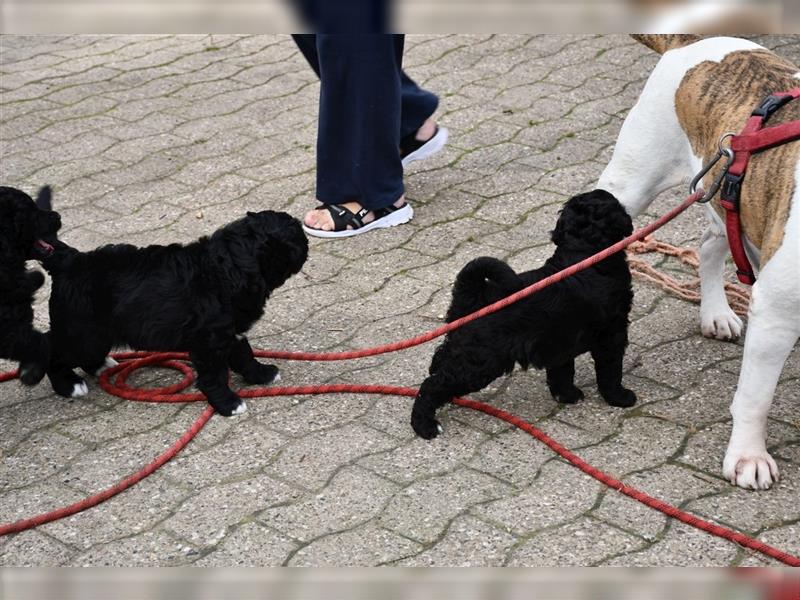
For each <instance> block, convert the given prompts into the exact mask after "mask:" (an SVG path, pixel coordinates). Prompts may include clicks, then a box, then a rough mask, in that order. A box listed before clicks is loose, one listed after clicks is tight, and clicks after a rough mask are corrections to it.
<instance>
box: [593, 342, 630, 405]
mask: <svg viewBox="0 0 800 600" xmlns="http://www.w3.org/2000/svg"><path fill="white" fill-rule="evenodd" d="M627 345H628V338H627V335H626V333H625V332H624V331H623V332H621V333H620V332H609V333H607V334H606V335H605V336H602V339H601V340H600V341H599V342H598V343H597V344H596V345H595V347H594V348H592V350H591V353H592V360H594V371H595V377H596V378H597V388H598V390H599V392H600V395H601V396H602V397H603V400H605V401H606V402H608V404H610V405H611V406H619V407H621V408H628V407H630V406H633V405H634V404H636V394H634V393H633V392H632V391H631V390H629V389H627V388H625V387H624V386H623V385H622V360H623V358H624V357H625V347H626V346H627Z"/></svg>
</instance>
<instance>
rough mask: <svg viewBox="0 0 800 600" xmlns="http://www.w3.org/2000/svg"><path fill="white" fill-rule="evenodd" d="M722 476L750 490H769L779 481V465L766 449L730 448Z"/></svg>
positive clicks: (723, 465) (726, 454)
mask: <svg viewBox="0 0 800 600" xmlns="http://www.w3.org/2000/svg"><path fill="white" fill-rule="evenodd" d="M722 475H723V477H725V479H727V480H728V481H730V482H731V483H732V484H733V485H738V486H739V487H741V488H746V489H750V490H767V489H769V488H770V487H772V484H773V483H774V482H776V481H778V477H779V475H780V473H779V471H778V465H777V464H775V461H774V460H773V458H772V457H771V456H770V455H769V452H767V450H766V448H760V449H754V448H753V449H750V450H749V451H748V450H745V449H732V448H728V451H727V452H726V453H725V460H724V461H723V463H722Z"/></svg>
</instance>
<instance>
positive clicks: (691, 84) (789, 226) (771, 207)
mask: <svg viewBox="0 0 800 600" xmlns="http://www.w3.org/2000/svg"><path fill="white" fill-rule="evenodd" d="M633 37H635V38H636V39H638V40H639V41H640V42H642V43H643V44H645V45H646V46H648V47H650V48H652V49H654V50H656V51H657V52H659V53H661V54H663V57H662V58H661V60H660V61H659V62H658V64H657V65H656V68H655V69H654V70H653V73H652V74H651V76H650V78H649V79H648V81H647V83H646V85H645V88H644V91H643V92H642V94H641V96H640V98H639V100H638V102H637V103H636V105H635V106H634V107H633V109H632V110H631V111H630V113H629V114H628V117H627V118H626V119H625V122H624V123H623V125H622V130H621V132H620V135H619V139H618V140H617V145H616V148H615V149H614V155H613V157H612V159H611V162H610V163H609V164H608V166H607V167H606V169H605V171H603V174H602V176H601V177H600V181H599V183H598V185H597V187H598V188H601V189H604V190H607V191H609V192H611V193H612V194H614V195H615V196H616V197H617V198H618V199H619V201H620V202H621V203H622V204H623V206H625V207H626V209H627V210H628V212H629V213H630V214H631V215H632V216H636V215H638V214H640V213H641V212H642V211H644V210H645V209H646V208H647V206H648V205H649V204H650V203H651V202H652V201H653V199H654V198H655V197H656V196H657V195H658V194H659V193H660V192H662V191H664V190H666V189H667V188H669V187H671V186H674V185H677V184H680V183H682V182H684V181H686V180H688V178H689V177H691V176H692V175H693V174H694V173H696V172H698V171H699V170H700V168H701V167H702V165H703V164H705V163H706V162H707V161H709V159H711V158H712V157H713V156H714V155H715V153H716V150H717V142H718V140H719V139H720V137H721V136H722V135H723V134H724V133H726V132H729V131H731V132H735V133H739V132H740V131H741V130H742V128H743V126H744V124H745V122H746V121H747V118H748V117H749V116H750V113H751V112H752V111H753V109H754V108H755V107H756V106H758V105H759V104H760V103H761V102H762V101H763V100H764V99H765V98H766V97H767V96H769V95H770V94H772V93H774V92H782V91H786V90H789V89H792V88H795V87H797V86H800V72H798V68H797V67H795V66H794V65H792V64H791V63H789V62H788V61H786V60H784V59H782V58H780V57H778V56H776V55H775V54H773V53H772V52H770V51H768V50H766V49H765V48H763V47H761V46H759V45H757V44H755V43H753V42H750V41H747V40H743V39H738V38H729V37H720V38H709V39H702V40H701V39H699V37H698V36H688V35H668V36H659V35H638V36H633ZM797 119H800V100H795V101H793V102H790V103H788V104H786V105H785V106H783V107H782V108H780V109H779V110H778V111H777V112H776V113H774V114H773V115H772V117H771V118H770V120H769V122H768V125H769V126H772V125H777V124H779V123H783V122H786V121H792V120H797ZM799 158H800V143H789V144H784V145H781V146H778V147H775V148H771V149H769V150H766V151H764V152H761V153H758V154H754V155H753V157H752V159H751V160H750V164H749V167H748V169H747V174H746V176H745V178H744V183H743V186H742V196H741V206H742V208H741V218H742V227H743V232H744V237H745V238H746V239H745V248H746V251H747V254H748V257H749V258H750V261H751V263H752V264H753V267H754V268H756V270H757V274H758V279H757V281H756V283H755V285H754V286H753V290H752V300H751V305H750V312H749V314H748V332H747V336H746V338H745V344H744V358H743V362H742V368H741V372H740V375H739V384H738V387H737V390H736V394H735V396H734V398H733V403H732V405H731V414H732V415H733V431H732V434H731V439H730V442H729V444H728V450H727V452H726V454H725V459H724V461H723V468H722V470H723V474H724V476H725V477H726V478H727V479H729V480H730V481H731V482H732V483H734V484H736V485H739V486H741V487H745V488H753V489H767V488H769V487H770V486H771V485H772V483H773V481H776V480H777V478H778V467H777V465H776V464H775V461H774V460H773V459H772V457H771V456H770V455H769V453H768V452H767V447H766V428H767V413H768V412H769V408H770V405H771V404H772V397H773V394H774V392H775V387H776V385H777V382H778V378H779V376H780V374H781V371H782V369H783V365H784V362H785V361H786V358H787V357H788V355H789V353H790V352H791V351H792V348H793V347H794V344H795V342H796V341H797V339H798V336H800V185H798V183H799V182H800V162H798V159H799ZM720 162H721V163H722V162H724V161H720ZM719 168H721V167H720V166H718V168H715V169H714V170H712V171H711V172H710V173H709V174H708V175H707V176H706V179H705V180H704V183H705V186H706V189H708V186H709V185H710V182H711V180H712V179H713V178H714V177H715V176H716V175H717V173H718V172H719ZM718 201H719V196H717V198H715V200H714V201H713V202H712V203H710V204H709V205H707V206H708V216H709V218H710V221H711V223H710V225H709V228H708V230H707V231H706V232H705V234H704V235H703V238H702V241H701V245H700V261H701V264H700V278H701V292H702V299H701V307H700V327H701V329H702V332H703V334H704V335H706V336H708V337H715V338H717V339H722V340H729V339H735V338H737V337H739V335H740V334H741V332H742V321H741V320H740V319H739V317H737V316H736V315H735V314H734V313H733V311H732V310H731V309H730V307H729V306H728V302H727V300H726V298H725V293H724V289H723V268H724V261H725V258H726V257H727V256H728V242H727V237H726V233H725V226H724V211H723V210H722V209H721V207H720V205H719V202H718ZM759 271H760V272H759Z"/></svg>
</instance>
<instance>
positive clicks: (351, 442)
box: [268, 424, 397, 489]
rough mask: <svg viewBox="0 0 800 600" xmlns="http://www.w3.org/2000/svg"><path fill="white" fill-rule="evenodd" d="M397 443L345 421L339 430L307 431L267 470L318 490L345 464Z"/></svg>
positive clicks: (371, 430) (384, 435) (377, 432)
mask: <svg viewBox="0 0 800 600" xmlns="http://www.w3.org/2000/svg"><path fill="white" fill-rule="evenodd" d="M396 443H397V442H396V441H395V440H394V439H392V438H390V437H389V436H387V435H386V434H383V433H380V432H379V431H376V430H374V429H372V428H370V427H366V426H364V425H361V424H345V425H342V426H341V427H339V428H337V429H336V430H326V431H314V432H310V433H307V434H306V435H304V436H303V437H302V438H300V439H299V440H297V441H295V442H293V443H292V444H290V445H289V446H287V447H286V449H285V450H284V451H283V452H282V453H281V455H280V457H279V458H278V460H276V461H275V462H274V463H273V464H272V465H270V466H269V469H268V470H269V472H274V473H275V474H276V475H278V476H280V477H283V478H285V479H287V480H289V481H293V482H295V483H297V484H299V485H302V486H304V487H307V488H309V489H319V488H321V487H322V486H324V485H325V483H326V482H327V480H328V478H329V477H330V476H331V475H333V474H334V473H335V472H336V471H338V470H339V469H340V468H341V466H342V465H345V464H348V463H350V462H352V461H354V460H356V459H358V458H360V457H363V456H367V455H369V454H374V453H376V452H381V451H382V450H386V449H388V448H392V447H394V445H395V444H396Z"/></svg>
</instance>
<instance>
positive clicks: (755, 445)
mask: <svg viewBox="0 0 800 600" xmlns="http://www.w3.org/2000/svg"><path fill="white" fill-rule="evenodd" d="M787 237H788V236H787ZM796 239H797V238H796V237H795V240H796ZM785 244H786V245H787V246H789V248H782V249H781V250H782V251H783V256H779V255H778V254H776V255H775V256H773V258H772V260H771V261H770V262H769V263H768V264H767V266H766V268H765V270H764V272H762V274H761V277H760V278H759V279H758V281H756V283H755V285H754V286H753V296H752V301H751V303H750V311H749V313H748V318H749V324H748V331H747V336H746V337H745V342H744V356H743V358H742V368H741V371H740V373H739V383H738V386H737V388H736V394H735V395H734V397H733V403H732V404H731V415H732V416H733V431H732V432H731V439H730V442H729V443H728V450H727V452H726V453H725V459H724V461H723V466H722V472H723V475H724V476H725V477H726V478H727V479H728V480H729V481H730V482H731V483H733V484H735V485H738V486H740V487H744V488H750V489H762V490H763V489H767V488H769V487H770V486H771V485H772V483H773V481H776V480H777V479H778V466H777V465H776V464H775V461H774V460H773V459H772V457H771V456H770V455H769V453H768V452H767V445H766V437H767V415H768V413H769V409H770V406H771V405H772V397H773V395H774V393H775V387H776V386H777V384H778V379H779V377H780V374H781V371H782V369H783V365H784V362H785V361H786V359H787V357H788V356H789V353H790V352H791V351H792V348H793V347H794V345H795V343H796V342H797V340H798V337H800V315H798V313H797V307H798V305H800V289H798V288H799V287H800V286H798V284H797V278H796V273H795V272H794V269H795V268H796V267H795V266H794V264H792V263H791V261H789V260H787V255H789V254H791V253H792V251H793V250H792V247H791V246H792V242H791V239H790V241H789V242H788V243H786V242H785ZM796 247H797V246H794V248H796ZM781 263H782V264H781Z"/></svg>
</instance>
